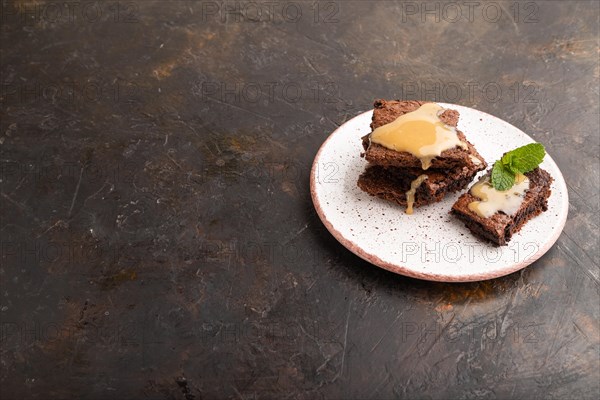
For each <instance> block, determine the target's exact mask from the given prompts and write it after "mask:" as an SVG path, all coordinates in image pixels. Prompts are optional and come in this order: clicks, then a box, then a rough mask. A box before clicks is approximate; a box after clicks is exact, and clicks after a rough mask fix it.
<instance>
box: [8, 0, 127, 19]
mask: <svg viewBox="0 0 600 400" xmlns="http://www.w3.org/2000/svg"><path fill="white" fill-rule="evenodd" d="M0 13H1V14H0V21H2V22H3V23H7V22H11V21H14V22H18V23H20V24H28V25H35V24H38V23H49V24H55V23H71V24H72V23H99V22H113V23H126V24H131V23H137V22H139V6H138V4H137V2H133V1H124V2H120V1H17V0H8V1H2V2H1V6H0Z"/></svg>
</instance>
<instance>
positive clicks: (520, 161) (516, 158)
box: [492, 143, 546, 190]
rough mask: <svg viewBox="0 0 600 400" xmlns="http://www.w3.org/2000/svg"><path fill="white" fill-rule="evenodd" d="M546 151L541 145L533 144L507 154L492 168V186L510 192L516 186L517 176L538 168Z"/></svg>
mask: <svg viewBox="0 0 600 400" xmlns="http://www.w3.org/2000/svg"><path fill="white" fill-rule="evenodd" d="M545 155H546V149H544V146H543V145H541V144H540V143H531V144H527V145H525V146H522V147H519V148H517V149H514V150H511V151H509V152H508V153H505V154H504V155H503V156H502V158H501V159H499V160H498V161H496V162H495V163H494V168H492V186H493V187H494V188H495V189H496V190H508V189H510V188H511V187H512V186H513V185H514V184H515V176H516V175H517V174H524V173H526V172H529V171H532V170H534V169H536V168H537V166H538V165H540V163H541V162H542V160H543V159H544V156H545Z"/></svg>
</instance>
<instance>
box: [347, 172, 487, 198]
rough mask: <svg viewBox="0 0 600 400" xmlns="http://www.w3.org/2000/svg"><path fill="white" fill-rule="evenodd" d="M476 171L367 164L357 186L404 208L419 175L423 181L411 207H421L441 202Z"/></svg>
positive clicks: (470, 179) (416, 190)
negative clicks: (409, 192)
mask: <svg viewBox="0 0 600 400" xmlns="http://www.w3.org/2000/svg"><path fill="white" fill-rule="evenodd" d="M478 171H479V168H478V167H477V166H474V167H457V168H453V169H450V170H445V171H440V170H433V169H428V170H425V171H424V170H422V169H421V168H398V167H384V166H380V165H370V166H368V167H367V168H366V170H365V171H364V172H363V173H362V174H361V175H360V177H359V178H358V187H360V188H361V189H362V190H363V191H365V192H367V193H368V194H370V195H372V196H376V197H379V198H381V199H384V200H388V201H392V202H394V203H397V204H399V205H401V206H407V205H408V195H407V192H408V191H409V190H410V189H411V183H412V182H413V181H414V180H415V179H417V178H418V177H419V176H422V175H426V176H427V178H426V179H425V180H424V181H423V182H422V183H420V184H419V185H418V186H417V187H416V189H415V191H414V205H413V207H421V206H424V205H427V204H432V203H436V202H439V201H441V200H442V199H443V198H444V197H445V196H446V195H447V194H448V193H451V192H456V191H459V190H462V189H464V188H465V187H467V185H468V184H469V182H471V181H472V180H473V177H474V176H475V175H476V174H477V172H478Z"/></svg>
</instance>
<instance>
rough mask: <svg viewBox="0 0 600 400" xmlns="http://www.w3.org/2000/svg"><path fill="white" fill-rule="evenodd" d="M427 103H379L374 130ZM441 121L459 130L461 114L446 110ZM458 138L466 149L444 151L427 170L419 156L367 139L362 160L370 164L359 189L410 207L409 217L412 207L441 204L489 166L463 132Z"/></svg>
mask: <svg viewBox="0 0 600 400" xmlns="http://www.w3.org/2000/svg"><path fill="white" fill-rule="evenodd" d="M425 103H427V102H423V101H399V100H391V101H386V100H376V101H375V104H374V105H375V109H374V111H373V118H372V122H371V130H372V131H375V130H376V129H377V128H379V127H381V126H384V125H387V124H389V123H391V122H394V121H395V120H396V119H397V118H398V117H400V116H402V115H404V114H407V113H410V112H413V111H416V110H417V109H419V108H420V107H421V106H422V105H423V104H425ZM439 119H440V120H441V121H442V122H443V123H444V124H446V125H448V126H450V127H454V128H456V127H457V125H458V119H459V113H458V111H455V110H449V109H446V110H443V112H442V113H441V114H440V115H439ZM371 133H372V132H371ZM456 135H457V137H458V139H459V140H460V141H461V142H462V143H463V144H464V146H462V147H461V146H456V147H453V148H450V149H447V150H444V151H443V152H442V153H441V154H440V155H439V156H438V157H435V158H433V159H432V160H431V165H430V166H429V168H427V169H423V167H422V163H421V160H420V159H419V158H418V157H416V156H415V155H413V154H411V153H408V152H404V151H396V150H392V149H390V148H387V147H384V146H382V145H381V144H377V143H373V142H372V141H371V138H370V136H371V134H369V135H366V136H364V137H363V138H362V144H363V148H364V150H365V152H364V153H363V154H362V156H363V157H364V158H365V159H366V160H367V161H368V162H369V164H368V165H367V167H366V169H365V171H364V172H363V173H362V175H360V177H359V179H358V186H359V187H360V188H361V189H362V190H363V191H365V192H367V193H368V194H370V195H372V196H376V197H379V198H382V199H385V200H389V201H392V202H395V203H397V204H399V205H401V206H406V207H408V209H407V213H412V207H421V206H424V205H427V204H432V203H436V202H439V201H441V200H442V199H443V198H444V197H445V196H446V194H448V193H451V192H456V191H459V190H462V189H464V188H466V187H467V185H468V184H469V183H470V182H471V181H472V180H473V178H474V177H475V175H476V174H477V173H478V172H479V171H482V170H484V169H485V168H486V167H487V163H486V162H485V160H484V159H483V157H481V155H479V153H478V152H477V150H475V147H473V145H472V144H471V143H469V142H468V141H467V139H466V137H465V135H464V133H463V132H461V131H460V130H458V129H457V130H456ZM411 189H412V190H411ZM413 202H414V203H413Z"/></svg>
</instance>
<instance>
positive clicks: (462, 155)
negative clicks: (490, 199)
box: [362, 100, 487, 171]
mask: <svg viewBox="0 0 600 400" xmlns="http://www.w3.org/2000/svg"><path fill="white" fill-rule="evenodd" d="M425 103H429V102H427V101H400V100H389V101H388V100H375V104H374V106H375V109H374V110H373V118H372V122H371V129H372V130H375V129H377V128H379V127H380V126H383V125H386V124H389V123H390V122H393V121H394V120H396V118H398V117H400V116H401V115H404V114H406V113H409V112H412V111H415V110H417V109H418V108H419V107H421V106H422V105H423V104H425ZM458 118H459V113H458V111H456V110H446V111H444V112H443V113H442V114H441V115H440V119H441V120H442V121H443V122H444V123H445V124H447V125H449V126H453V127H456V126H457V124H458ZM457 136H458V138H459V139H460V140H461V141H463V142H465V143H466V144H467V148H466V149H463V148H460V147H455V148H452V149H448V150H445V151H443V152H442V154H441V155H440V156H439V157H436V158H434V159H433V160H432V162H431V167H430V168H432V169H449V168H457V167H469V168H472V167H475V166H476V167H478V168H479V170H480V171H481V170H484V169H485V168H486V167H487V164H486V162H485V160H484V159H483V157H481V155H480V154H479V153H478V152H477V150H475V147H473V145H472V144H471V143H469V141H467V139H466V137H465V135H464V134H463V133H462V132H461V131H460V130H457ZM369 138H370V134H369V135H366V136H363V138H362V141H363V148H364V149H365V152H364V153H363V156H364V157H365V158H366V160H367V161H369V162H370V163H371V164H375V165H384V166H393V167H403V168H421V161H420V160H419V159H418V158H417V157H415V156H414V155H412V154H410V153H407V152H403V151H402V152H399V151H395V150H391V149H388V148H387V147H384V146H382V145H380V144H377V143H371V141H370V139H369ZM475 160H479V161H475Z"/></svg>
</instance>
